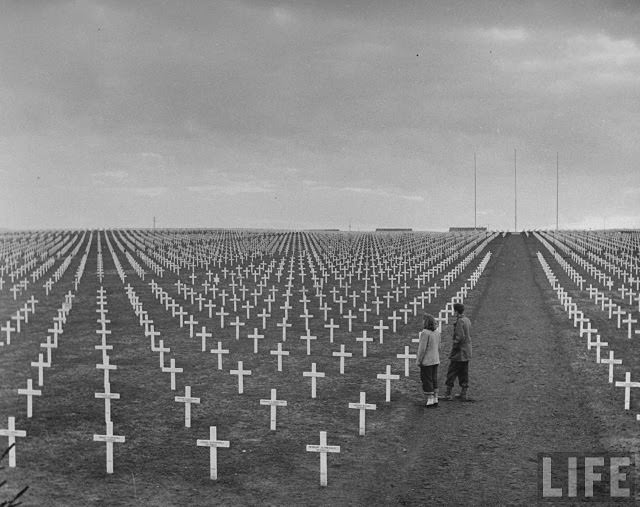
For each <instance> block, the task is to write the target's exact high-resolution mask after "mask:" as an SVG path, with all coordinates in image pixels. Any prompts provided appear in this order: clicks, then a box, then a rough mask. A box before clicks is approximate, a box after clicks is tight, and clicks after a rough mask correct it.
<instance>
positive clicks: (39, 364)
mask: <svg viewBox="0 0 640 507" xmlns="http://www.w3.org/2000/svg"><path fill="white" fill-rule="evenodd" d="M31 366H36V367H37V368H38V386H39V387H42V385H43V383H44V381H43V368H45V367H47V363H45V362H44V357H43V354H42V352H41V353H39V354H38V360H37V361H31Z"/></svg>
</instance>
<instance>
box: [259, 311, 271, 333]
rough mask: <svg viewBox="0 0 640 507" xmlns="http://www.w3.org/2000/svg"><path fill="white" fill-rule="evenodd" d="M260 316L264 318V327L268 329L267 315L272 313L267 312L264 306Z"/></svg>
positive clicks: (269, 315)
mask: <svg viewBox="0 0 640 507" xmlns="http://www.w3.org/2000/svg"><path fill="white" fill-rule="evenodd" d="M258 317H261V318H262V329H267V317H271V314H270V313H267V312H266V310H265V309H264V308H263V309H262V313H259V314H258Z"/></svg>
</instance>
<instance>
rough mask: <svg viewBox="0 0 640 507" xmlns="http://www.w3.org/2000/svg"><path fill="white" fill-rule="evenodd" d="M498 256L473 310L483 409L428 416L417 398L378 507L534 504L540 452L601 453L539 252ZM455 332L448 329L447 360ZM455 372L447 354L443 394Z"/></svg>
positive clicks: (509, 239) (516, 244) (518, 248)
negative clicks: (546, 295) (550, 303)
mask: <svg viewBox="0 0 640 507" xmlns="http://www.w3.org/2000/svg"><path fill="white" fill-rule="evenodd" d="M490 248H491V250H492V251H493V253H494V255H493V257H492V260H491V262H490V263H489V265H488V266H487V268H486V270H485V274H484V275H483V277H482V278H481V282H480V283H479V284H478V287H477V289H478V290H477V291H475V292H474V293H473V295H472V296H471V297H470V298H469V299H468V300H467V301H466V302H465V303H466V306H467V313H468V315H469V317H470V318H471V321H472V333H471V335H472V340H473V345H474V356H473V359H472V362H471V363H470V389H469V394H470V396H471V397H472V398H475V399H476V402H475V403H463V402H459V401H453V402H443V401H441V402H440V407H439V408H438V409H434V410H427V409H425V408H423V406H422V400H421V399H419V398H418V396H417V395H416V402H415V403H414V404H413V406H410V407H407V408H406V410H405V413H406V415H405V419H404V421H401V422H399V428H400V427H402V428H403V429H402V432H403V433H404V435H405V439H404V442H403V446H402V448H398V451H397V453H398V454H397V456H394V457H393V458H392V459H391V460H390V461H395V462H400V463H405V465H404V466H402V467H401V468H398V469H396V470H391V469H389V468H388V467H387V468H384V469H383V468H378V470H377V471H376V473H375V478H374V477H370V479H374V481H372V482H373V483H374V484H378V485H379V486H378V487H377V488H373V490H372V491H371V492H370V494H364V497H365V498H367V500H368V501H369V502H371V503H373V504H400V505H419V504H425V503H428V504H429V503H446V504H451V503H462V504H469V503H473V504H487V503H492V504H506V503H510V504H513V503H520V504H522V503H532V502H536V500H537V453H539V452H551V451H564V452H574V453H578V452H588V451H592V452H593V451H596V450H601V448H600V444H599V431H600V428H599V424H598V422H597V419H596V418H595V417H594V414H593V413H592V412H591V410H590V409H589V406H588V403H587V401H588V400H587V399H586V397H585V394H584V393H583V391H582V390H581V389H580V387H579V385H577V382H576V378H575V375H574V373H573V372H572V370H571V364H570V357H569V355H568V351H567V344H566V343H564V342H563V340H561V339H560V333H559V331H560V329H559V328H558V327H557V326H558V324H557V322H554V320H553V319H552V315H551V313H550V309H549V308H548V307H547V306H545V303H544V299H543V293H542V287H543V285H542V284H543V283H544V282H545V281H546V280H545V279H544V275H543V274H542V271H541V270H537V266H536V264H535V262H537V260H536V257H535V252H533V251H530V249H528V248H527V247H526V245H525V241H524V238H523V236H522V235H508V236H506V237H505V238H500V239H497V240H495V241H493V242H492V243H491V244H490ZM451 332H452V331H451V326H447V327H445V329H444V330H443V342H444V344H445V345H444V348H445V350H447V351H448V349H449V348H450V343H451V336H450V335H451ZM448 364H449V361H448V359H447V357H446V354H444V355H443V356H442V357H441V365H440V375H439V377H440V385H441V392H442V391H443V390H444V376H445V373H446V368H447V366H448ZM413 374H414V375H417V374H416V373H415V372H413ZM416 381H417V379H416ZM457 389H458V387H457V386H456V390H457ZM418 400H420V403H418ZM394 458H395V459H394ZM367 482H369V481H367ZM369 484H371V482H369ZM383 486H384V490H383V491H380V488H382V487H383Z"/></svg>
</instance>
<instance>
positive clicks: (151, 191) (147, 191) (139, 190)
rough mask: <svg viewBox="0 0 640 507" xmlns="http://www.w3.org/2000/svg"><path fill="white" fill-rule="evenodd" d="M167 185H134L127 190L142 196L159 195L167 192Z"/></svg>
mask: <svg viewBox="0 0 640 507" xmlns="http://www.w3.org/2000/svg"><path fill="white" fill-rule="evenodd" d="M167 190H168V188H167V187H134V188H130V189H128V191H129V192H132V193H134V194H135V195H140V196H143V197H160V196H161V195H164V194H166V193H167Z"/></svg>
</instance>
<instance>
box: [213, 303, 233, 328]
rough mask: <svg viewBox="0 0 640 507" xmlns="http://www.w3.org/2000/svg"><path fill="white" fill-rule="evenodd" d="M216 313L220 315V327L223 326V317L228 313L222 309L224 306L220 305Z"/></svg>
mask: <svg viewBox="0 0 640 507" xmlns="http://www.w3.org/2000/svg"><path fill="white" fill-rule="evenodd" d="M216 315H218V316H219V317H220V329H223V328H224V318H225V317H226V316H227V315H230V314H229V313H228V312H225V311H224V307H220V311H218V312H216Z"/></svg>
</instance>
